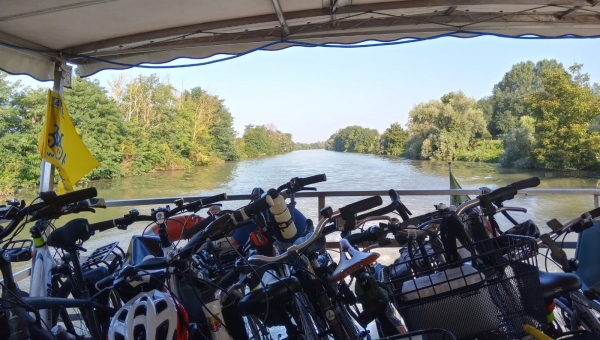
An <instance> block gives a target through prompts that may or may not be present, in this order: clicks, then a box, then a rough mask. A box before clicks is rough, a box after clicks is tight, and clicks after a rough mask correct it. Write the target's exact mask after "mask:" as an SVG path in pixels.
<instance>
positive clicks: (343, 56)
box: [12, 37, 600, 142]
mask: <svg viewBox="0 0 600 340" xmlns="http://www.w3.org/2000/svg"><path fill="white" fill-rule="evenodd" d="M599 55H600V40H595V39H588V40H567V39H562V40H514V39H502V38H493V37H479V38H473V39H457V38H441V39H437V40H430V41H424V42H417V43H412V44H406V45H397V46H386V47H374V48H360V49H335V48H304V47H294V48H288V49H286V50H283V51H276V52H264V51H260V52H255V53H252V54H249V55H246V56H243V57H241V58H237V59H234V60H230V61H226V62H222V63H217V64H212V65H208V66H201V67H194V68H185V69H175V70H147V69H133V70H128V71H103V72H100V73H98V74H96V75H95V76H93V77H92V78H95V79H98V80H100V82H101V83H102V85H104V86H106V85H107V81H108V80H110V79H111V78H112V77H114V76H115V75H116V74H117V73H119V72H126V74H127V75H128V77H135V76H136V75H139V74H145V75H147V74H151V73H156V74H157V75H158V76H159V77H161V78H163V79H167V77H168V79H170V82H171V83H172V84H173V85H174V86H175V87H177V88H181V87H184V88H191V87H194V86H200V87H202V88H204V89H206V90H208V91H209V92H211V93H213V94H216V95H218V96H219V97H220V98H222V99H224V100H225V104H226V105H227V106H228V107H229V109H230V111H231V113H232V114H233V116H234V119H235V120H234V125H235V128H236V130H237V131H238V132H242V131H243V129H244V126H245V125H247V124H258V125H260V124H267V123H274V124H275V125H276V126H277V127H278V128H279V130H281V131H285V132H291V133H292V134H293V136H294V140H295V141H296V142H315V141H320V140H325V139H327V138H328V137H329V136H330V135H331V134H332V133H334V132H335V131H336V130H338V129H340V128H343V127H345V126H348V125H361V126H365V127H369V128H375V129H377V130H379V131H380V132H382V131H383V130H385V128H386V127H387V126H389V125H390V124H391V123H393V122H400V123H401V124H405V123H406V122H407V119H408V112H409V111H410V109H411V108H412V107H413V106H414V105H415V104H417V103H419V102H423V101H428V100H431V99H436V98H439V97H441V96H442V95H443V94H445V93H448V92H450V91H457V90H462V91H464V92H465V93H466V94H467V95H468V96H472V97H475V98H481V97H483V96H486V95H489V94H490V93H491V90H492V87H493V85H494V84H495V83H497V82H498V81H499V80H500V79H501V78H502V76H503V75H504V73H506V72H507V71H508V70H509V69H510V67H511V66H512V65H513V64H515V63H518V62H520V61H525V60H532V61H538V60H540V59H544V58H548V59H557V60H558V61H560V62H562V63H563V64H564V65H565V66H570V65H572V64H573V63H575V62H577V63H582V64H584V72H587V73H589V74H590V75H591V78H592V81H595V82H600V59H599V58H598V56H599ZM190 62H191V61H190V60H180V61H177V62H175V63H177V64H185V63H190ZM12 79H22V80H23V81H24V82H25V84H26V85H29V86H50V84H47V83H46V84H44V83H39V82H36V81H35V80H33V79H31V78H28V77H12Z"/></svg>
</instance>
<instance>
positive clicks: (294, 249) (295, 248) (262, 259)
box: [248, 208, 428, 263]
mask: <svg viewBox="0 0 600 340" xmlns="http://www.w3.org/2000/svg"><path fill="white" fill-rule="evenodd" d="M340 209H341V208H340ZM338 217H341V213H340V211H339V210H338V211H336V212H334V213H333V214H332V215H331V216H330V217H329V218H327V217H325V218H322V219H321V220H320V221H319V223H318V225H317V227H316V228H315V231H314V232H313V234H312V235H311V236H310V237H309V238H308V239H307V240H306V241H304V242H302V243H301V244H298V245H292V246H290V247H289V248H288V249H287V250H286V251H285V252H283V253H282V254H280V255H277V256H264V255H252V256H250V257H249V258H248V262H250V263H252V262H257V263H277V262H282V261H284V260H286V259H287V258H288V257H290V256H292V255H297V254H300V253H302V251H303V250H304V249H306V248H307V247H308V246H310V245H311V244H313V243H314V242H315V241H316V240H317V239H318V238H319V237H320V236H321V235H322V233H323V230H324V229H325V225H326V224H327V223H329V222H332V221H334V220H335V219H337V218H338ZM391 219H392V218H391V217H389V216H371V217H367V218H365V219H364V220H361V221H359V222H358V223H357V225H361V224H363V223H365V222H368V221H375V220H382V221H390V220H391ZM394 232H395V233H403V234H405V235H407V236H411V235H424V234H427V233H428V232H427V231H426V230H418V229H417V230H415V229H400V230H394ZM352 235H360V234H351V235H350V236H352ZM373 235H374V234H373ZM355 237H356V238H357V239H360V238H361V237H360V236H355ZM364 237H365V238H370V237H372V236H364ZM346 239H347V238H346ZM359 243H360V242H359Z"/></svg>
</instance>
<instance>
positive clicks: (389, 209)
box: [356, 201, 400, 220]
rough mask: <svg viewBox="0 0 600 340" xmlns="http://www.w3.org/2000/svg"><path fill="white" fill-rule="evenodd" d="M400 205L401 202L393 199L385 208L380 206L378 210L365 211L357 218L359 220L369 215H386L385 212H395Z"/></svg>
mask: <svg viewBox="0 0 600 340" xmlns="http://www.w3.org/2000/svg"><path fill="white" fill-rule="evenodd" d="M399 206H400V203H399V202H398V201H393V202H392V203H391V204H390V205H388V206H385V207H383V208H379V209H377V210H373V211H369V212H368V213H364V214H362V215H358V216H356V219H357V220H362V219H363V218H367V217H370V216H382V215H385V214H389V213H391V212H393V211H394V210H396V209H397V208H398V207H399Z"/></svg>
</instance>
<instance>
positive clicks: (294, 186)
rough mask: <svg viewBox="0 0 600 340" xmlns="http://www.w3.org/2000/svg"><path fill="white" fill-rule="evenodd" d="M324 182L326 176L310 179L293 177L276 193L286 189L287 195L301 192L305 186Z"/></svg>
mask: <svg viewBox="0 0 600 340" xmlns="http://www.w3.org/2000/svg"><path fill="white" fill-rule="evenodd" d="M325 181H327V176H326V175H325V174H320V175H314V176H310V177H294V178H292V179H291V180H290V181H289V182H287V183H285V184H283V185H281V186H280V187H279V188H277V192H281V191H283V190H286V189H287V192H288V193H295V192H298V191H300V190H302V189H303V188H304V187H305V186H307V185H311V184H317V183H320V182H325ZM311 189H312V188H311ZM315 190H316V189H315ZM273 198H275V197H273Z"/></svg>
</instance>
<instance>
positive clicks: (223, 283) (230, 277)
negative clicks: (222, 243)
mask: <svg viewBox="0 0 600 340" xmlns="http://www.w3.org/2000/svg"><path fill="white" fill-rule="evenodd" d="M239 277H240V274H239V273H238V272H237V270H236V269H235V268H232V269H231V270H230V271H229V272H227V274H225V276H223V278H222V279H221V280H220V281H219V283H217V286H219V287H222V288H227V287H229V286H231V285H232V284H234V283H235V282H236V281H237V279H238V278H239Z"/></svg>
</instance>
